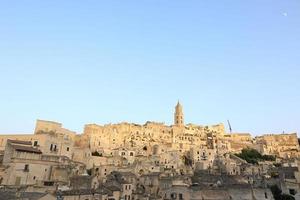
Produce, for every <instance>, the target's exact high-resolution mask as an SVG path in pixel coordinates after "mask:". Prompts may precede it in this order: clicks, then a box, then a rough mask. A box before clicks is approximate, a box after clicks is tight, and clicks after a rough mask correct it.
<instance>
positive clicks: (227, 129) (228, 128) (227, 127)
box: [0, 100, 298, 137]
mask: <svg viewBox="0 0 300 200" xmlns="http://www.w3.org/2000/svg"><path fill="white" fill-rule="evenodd" d="M177 105H180V106H182V104H181V102H180V101H179V100H178V101H177ZM182 112H183V113H184V110H183V111H182ZM36 120H37V121H39V120H42V121H46V122H47V121H48V122H55V123H63V124H65V123H64V122H61V121H58V120H50V119H36ZM149 122H150V123H159V124H163V125H165V126H170V127H171V126H173V125H174V121H172V122H170V123H166V122H164V121H155V120H146V121H145V122H140V123H138V122H132V121H125V120H123V121H119V122H107V123H97V122H88V123H84V124H82V130H80V131H78V130H76V129H72V128H71V127H69V129H70V130H72V131H74V132H76V133H77V134H82V133H83V131H84V127H85V126H86V125H88V124H95V125H99V126H107V125H108V126H109V125H118V124H137V125H145V124H147V123H149ZM184 122H185V123H183V125H184V126H188V125H197V126H207V125H213V124H222V125H223V126H224V129H225V132H227V133H247V134H250V135H251V136H252V137H255V136H259V135H262V134H282V133H296V134H297V135H298V132H297V131H289V132H288V131H282V132H272V131H269V132H264V133H252V132H249V131H239V130H235V129H232V126H231V123H230V121H229V120H227V121H226V122H215V123H211V124H205V123H192V122H188V121H187V122H186V121H184ZM33 131H34V128H33V129H32V130H31V131H28V132H26V133H25V132H22V131H21V132H18V133H19V134H32V132H33ZM1 134H11V133H9V132H1V131H0V135H1Z"/></svg>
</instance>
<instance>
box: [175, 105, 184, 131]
mask: <svg viewBox="0 0 300 200" xmlns="http://www.w3.org/2000/svg"><path fill="white" fill-rule="evenodd" d="M174 124H175V125H176V126H184V116H183V110H182V105H181V104H180V103H179V101H178V102H177V105H176V107H175V113H174Z"/></svg>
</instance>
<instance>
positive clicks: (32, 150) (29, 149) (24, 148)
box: [12, 145, 42, 154]
mask: <svg viewBox="0 0 300 200" xmlns="http://www.w3.org/2000/svg"><path fill="white" fill-rule="evenodd" d="M12 147H13V148H14V149H15V150H16V151H22V152H29V153H37V154H41V153H42V152H41V151H40V150H39V149H37V148H33V147H27V146H22V145H12Z"/></svg>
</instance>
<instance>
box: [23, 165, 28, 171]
mask: <svg viewBox="0 0 300 200" xmlns="http://www.w3.org/2000/svg"><path fill="white" fill-rule="evenodd" d="M24 172H29V165H28V164H25V166H24Z"/></svg>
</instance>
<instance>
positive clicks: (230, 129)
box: [227, 120, 232, 133]
mask: <svg viewBox="0 0 300 200" xmlns="http://www.w3.org/2000/svg"><path fill="white" fill-rule="evenodd" d="M227 123H228V127H229V131H230V133H232V128H231V125H230V122H229V120H227Z"/></svg>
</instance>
